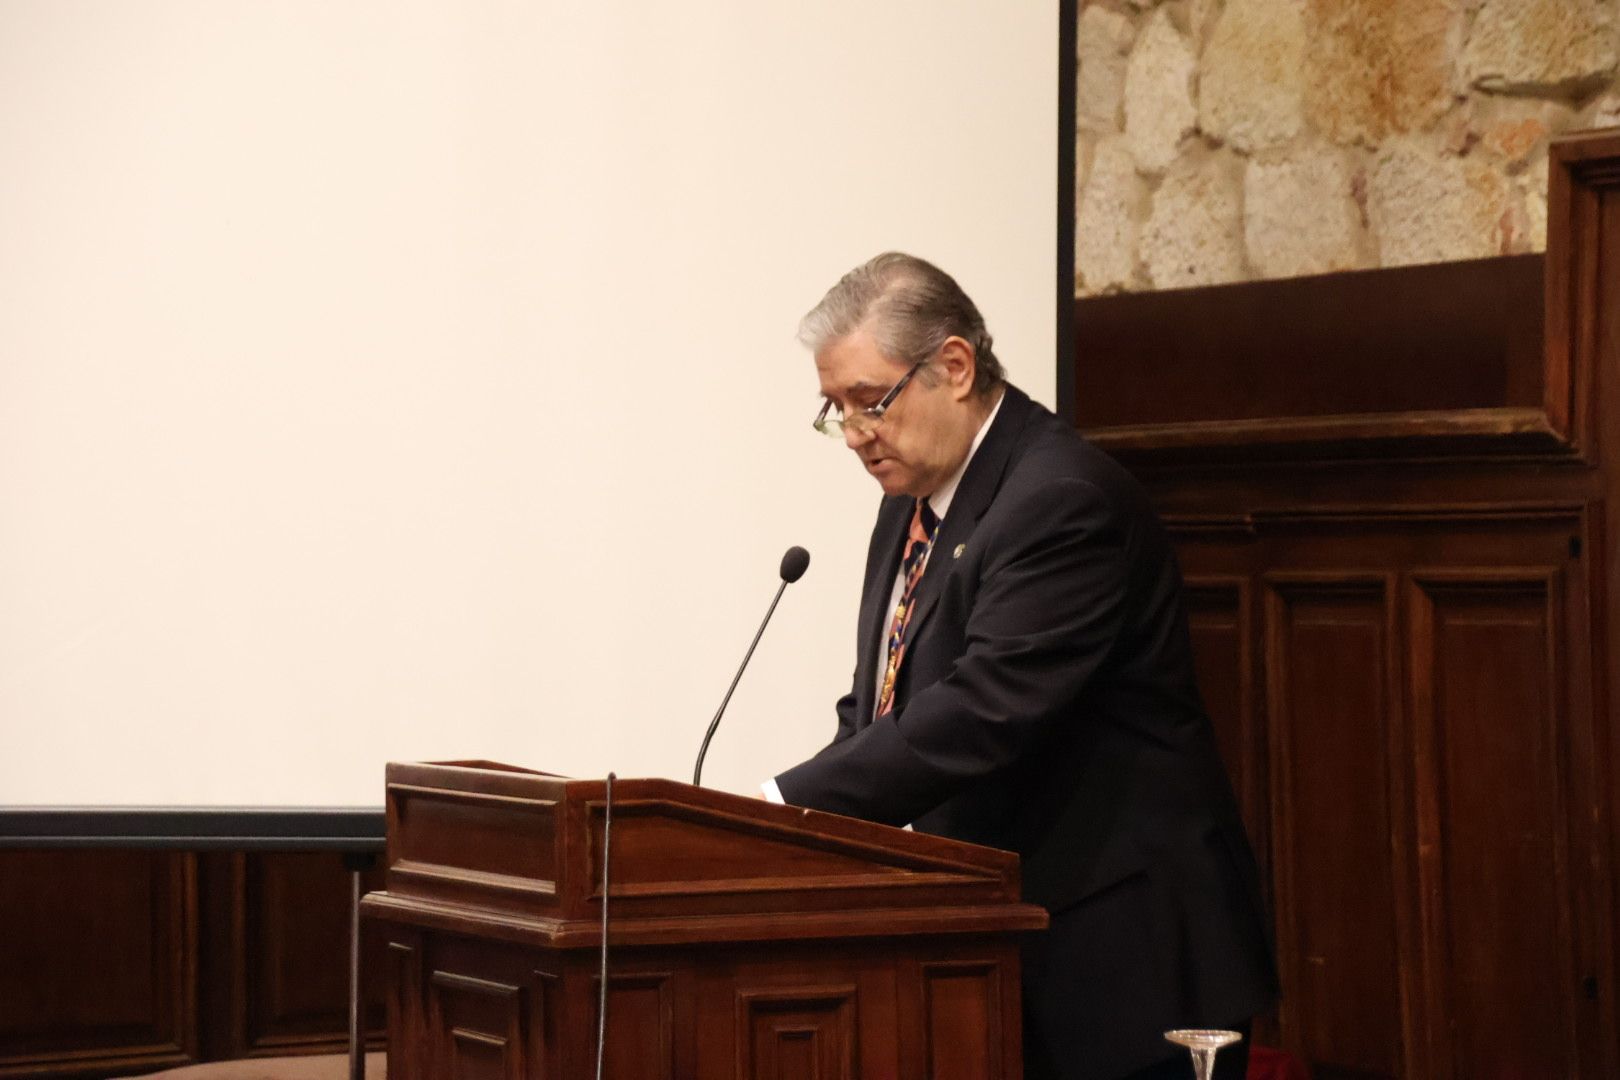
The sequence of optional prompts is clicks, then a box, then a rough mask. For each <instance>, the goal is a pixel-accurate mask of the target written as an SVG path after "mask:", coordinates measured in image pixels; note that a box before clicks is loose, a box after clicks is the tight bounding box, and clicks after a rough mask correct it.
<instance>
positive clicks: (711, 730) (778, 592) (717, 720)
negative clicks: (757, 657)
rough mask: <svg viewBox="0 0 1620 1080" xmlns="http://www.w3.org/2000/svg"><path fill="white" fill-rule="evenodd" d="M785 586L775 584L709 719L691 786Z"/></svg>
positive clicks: (699, 784)
mask: <svg viewBox="0 0 1620 1080" xmlns="http://www.w3.org/2000/svg"><path fill="white" fill-rule="evenodd" d="M787 587H788V583H787V582H786V581H784V582H782V584H781V585H779V586H777V589H776V596H775V598H773V599H772V600H771V606H770V607H769V608H768V609H766V611H765V618H764V619H762V620H761V621H760V624H759V630H758V631H756V632H755V634H754V640H753V641H752V642H751V643H750V644H749V646H748V652H747V654H745V655H744V656H743V662H742V664H741V665H739V666H738V668H737V674H736V675H735V676H734V677H733V678H732V680H731V686H730V688H729V689H727V690H726V696H725V698H724V699H723V700H721V702H720V708H719V709H717V710H716V711H715V714H714V719H713V720H711V721H709V730H708V731H707V732H705V733H704V736H703V746H702V747H701V748H700V749H699V750H698V756H697V767H696V768H694V769H693V770H692V786H693V787H702V786H703V758H704V757H705V755H707V754H708V752H709V740H710V739H712V738H714V732H715V729H716V728H718V727H719V726H720V717H722V716H724V715H725V712H726V706H727V705H729V704H731V695H732V693H733V692H734V691H735V690H736V689H737V684H738V683H740V682H742V676H743V672H744V671H745V670H747V668H748V661H749V660H751V659H753V657H754V648H755V646H757V645H758V644H759V639H760V638H762V637H764V636H765V627H766V625H767V624H768V623H769V622H770V621H771V615H772V614H774V613H775V611H776V605H777V604H778V603H779V602H780V601H781V599H782V594H783V593H784V592H786V591H787Z"/></svg>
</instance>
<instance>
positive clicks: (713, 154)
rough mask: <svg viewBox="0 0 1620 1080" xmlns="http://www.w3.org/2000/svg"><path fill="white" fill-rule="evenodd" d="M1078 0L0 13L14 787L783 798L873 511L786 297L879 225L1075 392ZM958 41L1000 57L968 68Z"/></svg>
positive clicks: (4, 441) (356, 800)
mask: <svg viewBox="0 0 1620 1080" xmlns="http://www.w3.org/2000/svg"><path fill="white" fill-rule="evenodd" d="M1056 27H1057V0H1031V2H1027V3H1020V4H1017V5H1012V6H1008V5H1006V4H1004V3H1002V2H1000V0H947V2H943V3H941V2H938V0H926V2H925V0H889V2H885V3H882V4H876V5H873V4H869V3H866V2H864V0H829V2H823V3H816V4H808V5H804V4H794V5H785V4H769V3H759V2H758V0H708V2H705V3H702V4H698V5H691V4H676V5H669V4H650V3H630V2H619V3H613V2H604V0H592V2H590V3H574V2H564V0H386V2H385V0H345V2H340V3H334V2H331V0H302V2H300V0H143V2H141V3H128V2H125V0H0V161H4V163H5V165H4V167H3V168H0V725H3V734H0V747H3V749H0V803H64V802H65V803H229V804H258V803H303V804H310V803H315V804H320V803H329V804H342V803H348V804H365V803H376V802H378V801H380V798H381V791H380V782H381V776H382V764H383V762H384V761H385V760H387V759H390V758H404V759H421V758H435V757H445V756H487V757H494V758H501V759H506V760H509V761H514V762H518V763H522V764H529V765H534V766H539V767H543V768H548V769H551V770H554V771H560V772H564V773H570V774H573V775H587V776H588V775H599V774H601V773H603V772H606V771H607V770H609V769H613V770H616V771H618V772H619V773H620V774H621V775H670V776H676V777H682V776H686V775H689V772H690V762H691V757H692V754H693V753H694V751H695V749H696V745H697V742H698V740H699V737H700V736H701V734H702V732H703V728H704V726H705V725H706V724H707V722H708V720H709V717H710V715H711V713H712V712H713V709H714V707H715V705H716V704H717V702H718V699H719V697H720V695H721V693H722V692H723V690H724V689H725V686H726V683H727V681H728V680H729V678H730V676H731V673H732V669H733V667H734V665H735V664H736V662H737V660H738V659H739V658H740V656H741V653H742V651H743V649H744V647H745V646H746V644H747V642H748V639H749V637H750V635H751V634H752V633H753V630H754V626H755V623H756V622H757V620H758V618H759V617H760V615H761V614H762V613H763V610H764V607H765V605H766V602H767V601H768V600H769V598H770V595H771V593H772V591H773V590H774V588H775V585H776V568H777V561H778V559H779V557H780V555H781V553H782V551H783V549H784V548H786V547H787V546H788V545H789V544H794V543H799V544H804V545H805V546H807V547H808V548H809V549H810V550H811V552H812V554H813V556H814V561H813V563H812V565H811V567H810V572H809V574H808V575H807V576H806V578H805V579H804V581H803V582H801V583H800V584H799V585H797V586H796V587H795V588H794V590H793V591H792V592H791V593H790V594H789V595H788V597H787V598H786V599H785V601H784V602H783V605H782V608H781V610H780V611H778V613H777V620H776V624H775V626H774V627H773V630H772V632H771V634H770V635H769V636H768V637H767V639H766V641H765V642H764V644H763V645H762V646H761V649H760V652H759V654H758V656H757V657H756V660H755V665H754V667H753V669H752V670H751V672H750V673H749V675H748V677H747V679H746V680H745V681H744V683H743V686H742V688H741V689H740V690H739V691H738V694H737V697H736V699H735V700H734V702H733V703H732V709H731V715H730V716H729V718H728V725H729V726H728V729H727V730H725V731H723V732H722V734H721V736H720V738H719V740H718V741H717V743H716V746H715V750H714V752H713V754H712V757H711V761H710V765H709V769H708V775H709V777H710V778H711V780H712V782H714V783H716V784H718V785H721V786H726V787H731V788H735V789H743V790H746V789H751V788H752V787H753V785H754V784H755V782H756V781H757V780H758V779H760V778H762V777H763V776H767V775H770V774H771V773H772V772H774V771H775V770H776V769H778V768H780V767H783V766H785V765H787V764H791V763H792V762H793V761H795V760H796V759H797V758H799V757H800V756H801V755H804V754H807V753H809V752H811V751H812V750H813V749H815V748H816V747H818V746H819V745H820V744H821V743H823V742H824V741H825V740H826V738H827V737H828V736H829V734H830V732H831V730H832V724H833V716H832V703H833V701H834V699H835V698H836V697H837V696H838V695H839V694H840V693H842V692H843V691H844V690H845V689H847V687H848V678H849V673H850V670H851V667H852V666H853V660H854V655H853V641H852V638H853V630H854V620H855V607H856V603H857V599H858V597H857V593H858V590H859V580H860V565H861V560H862V558H863V557H864V554H865V545H866V538H867V530H868V529H869V527H870V519H871V514H872V512H873V510H874V509H875V506H876V501H877V496H878V493H877V490H876V488H875V487H874V486H873V485H872V484H871V482H870V480H869V479H867V478H865V477H864V476H863V475H862V474H861V473H860V472H859V470H858V469H857V468H856V467H855V465H854V463H853V461H852V460H847V459H846V458H847V454H846V452H844V451H842V450H841V449H840V448H839V447H837V446H836V445H833V444H830V443H827V442H826V441H825V440H822V439H821V438H820V437H818V436H816V435H815V434H814V433H813V432H812V431H811V430H810V427H809V421H810V418H811V416H812V414H813V413H814V411H815V407H816V404H817V398H816V393H815V381H814V377H813V371H812V369H811V366H810V364H809V362H808V360H807V359H806V358H805V357H804V356H803V355H802V353H801V350H800V349H799V347H798V346H797V344H796V343H795V342H794V340H793V333H794V329H795V325H796V323H797V319H798V316H799V315H800V314H801V313H802V312H803V311H804V310H805V309H806V308H807V307H809V306H810V305H811V304H812V303H813V302H814V301H815V300H816V299H817V298H819V296H820V294H821V292H822V291H823V290H824V289H825V288H826V287H827V286H829V285H830V284H831V283H832V282H833V280H835V279H836V277H837V276H838V275H839V274H840V273H841V272H843V271H844V270H845V269H847V268H848V267H849V266H851V265H853V264H854V263H856V262H858V261H859V260H861V259H863V258H865V257H867V256H869V255H871V254H873V253H875V252H877V251H880V250H882V249H884V248H888V247H900V248H906V249H911V250H914V251H916V252H918V253H919V254H923V255H926V256H929V257H932V258H935V259H936V260H938V261H939V262H940V263H942V264H943V265H944V266H946V267H947V268H949V269H952V270H953V271H955V272H956V273H957V274H958V275H959V277H960V278H961V280H962V281H963V283H964V285H965V286H966V287H967V288H968V290H969V291H970V292H972V293H973V294H975V296H976V297H977V298H978V299H979V301H980V304H981V305H982V307H983V308H984V310H985V311H986V313H987V316H988V318H989V320H990V323H991V328H992V330H993V331H994V333H995V334H996V337H997V340H998V343H999V344H1000V345H1001V349H999V350H998V351H1000V352H1002V353H1003V355H1004V356H1005V357H1006V359H1007V361H1008V366H1009V368H1010V369H1011V371H1012V373H1013V375H1014V377H1015V378H1016V379H1017V380H1018V381H1020V382H1021V383H1023V384H1024V385H1026V386H1027V387H1028V388H1029V389H1030V390H1032V391H1033V392H1034V393H1035V394H1036V396H1037V397H1040V398H1044V399H1046V400H1048V401H1050V400H1051V398H1052V396H1053V392H1054V379H1055V367H1054V352H1055V347H1054V321H1055V320H1054V303H1055V298H1054V296H1053V292H1054V290H1053V278H1052V269H1051V267H1052V262H1053V250H1054V247H1055V237H1056V222H1055V220H1054V215H1053V211H1052V208H1053V206H1054V204H1055V196H1054V192H1053V188H1052V183H1053V180H1052V178H1053V177H1054V176H1055V175H1056V171H1057V170H1056V161H1057V158H1056V153H1057V150H1056V146H1057V139H1056V126H1057V120H1056V117H1057V102H1056V82H1057V71H1056V70H1055V68H1056V64H1055V60H1054V56H1053V46H1052V43H1053V42H1054V41H1055V40H1056V37H1055V35H1056ZM970 51H971V53H972V62H971V63H963V62H962V61H963V60H964V57H965V56H966V55H967V54H968V53H969V52H970Z"/></svg>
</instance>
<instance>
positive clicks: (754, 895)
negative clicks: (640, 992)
mask: <svg viewBox="0 0 1620 1080" xmlns="http://www.w3.org/2000/svg"><path fill="white" fill-rule="evenodd" d="M606 788H607V785H606V782H605V781H603V780H569V779H565V778H563V777H559V776H552V775H550V774H547V773H542V772H537V771H533V770H527V769H521V768H517V767H514V766H509V765H502V764H498V763H494V762H484V761H465V762H445V763H432V764H398V763H396V764H390V765H389V766H388V772H387V816H388V856H387V858H388V872H387V889H386V891H385V892H384V893H375V894H372V896H370V897H368V898H367V900H366V906H367V907H368V908H369V909H371V910H373V911H374V912H375V913H377V914H382V913H383V910H384V909H394V910H395V913H396V914H404V913H405V909H409V911H410V913H411V914H412V915H413V917H414V918H417V919H429V920H433V921H441V922H443V923H444V928H446V929H454V924H455V922H456V921H457V919H458V918H459V917H461V916H460V915H459V914H458V913H476V914H477V921H478V922H479V923H480V924H481V925H482V927H483V932H488V925H489V923H490V922H491V920H493V921H494V922H496V923H498V924H499V925H501V926H502V927H504V928H505V932H506V933H507V936H509V937H511V938H512V939H513V940H534V939H538V940H540V941H541V942H543V943H544V944H546V945H549V946H551V947H559V948H568V947H576V946H577V947H582V948H583V947H589V946H593V945H594V944H595V943H596V942H598V941H599V940H600V928H599V923H600V917H601V897H602V892H601V883H602V850H603V844H602V839H603V824H604V821H605V820H606V817H607V814H606V810H607V803H606V794H607V792H606ZM608 870H609V875H608V879H609V906H610V914H611V917H612V922H613V926H612V929H611V930H610V936H611V938H612V940H614V941H616V942H626V943H645V944H655V943H668V944H680V943H683V942H689V941H716V940H738V941H742V940H756V939H776V938H781V937H782V936H783V931H784V927H785V926H787V925H791V927H792V928H793V932H792V934H791V935H790V936H792V937H795V938H806V939H811V938H832V937H864V936H895V935H904V934H912V933H936V934H937V933H974V932H1000V931H1005V930H1033V929H1039V928H1041V927H1043V926H1044V925H1045V923H1046V913H1045V912H1044V911H1042V910H1041V909H1040V908H1038V907H1035V906H1033V905H1029V904H1024V903H1022V902H1020V899H1019V877H1018V857H1017V856H1016V855H1014V854H1012V853H1010V852H1005V851H998V850H996V849H993V848H986V847H979V846H977V845H973V844H965V843H960V842H958V841H954V840H947V839H944V838H942V837H937V836H928V835H924V834H919V833H913V832H907V831H905V830H902V829H892V828H889V827H887V826H884V825H874V824H872V823H871V822H866V821H859V820H856V819H853V818H846V817H840V816H838V815H836V814H826V813H821V812H818V811H814V810H805V809H802V808H799V807H792V806H779V805H775V804H772V803H768V802H765V801H763V800H760V799H752V798H746V797H743V796H739V795H732V794H729V793H726V792H720V791H711V790H708V789H704V788H695V787H692V786H691V785H689V784H683V783H680V782H679V781H675V780H664V779H629V780H616V781H615V782H614V785H613V805H612V831H611V847H610V866H609V867H608Z"/></svg>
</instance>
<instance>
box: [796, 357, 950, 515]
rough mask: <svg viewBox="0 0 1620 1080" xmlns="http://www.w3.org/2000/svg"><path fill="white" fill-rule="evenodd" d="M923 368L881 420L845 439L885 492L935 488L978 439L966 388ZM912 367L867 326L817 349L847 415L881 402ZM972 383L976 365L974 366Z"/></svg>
mask: <svg viewBox="0 0 1620 1080" xmlns="http://www.w3.org/2000/svg"><path fill="white" fill-rule="evenodd" d="M937 366H938V365H937V364H931V365H930V367H929V368H925V369H923V370H922V371H919V372H918V373H917V375H916V376H915V377H914V378H913V379H912V380H911V382H910V383H908V384H907V385H906V387H905V388H904V389H902V390H901V391H900V394H899V396H897V397H896V398H895V399H894V401H893V402H892V403H890V405H889V409H888V411H887V412H886V413H884V415H883V419H882V420H881V421H880V422H879V423H878V425H877V427H876V428H875V429H873V430H872V431H870V432H867V433H865V434H858V433H856V432H855V431H853V430H849V429H846V430H845V432H844V442H845V444H846V445H847V446H848V447H849V448H850V449H851V450H853V451H855V454H856V456H857V457H859V458H860V459H861V464H862V465H863V466H865V468H866V471H867V472H869V473H871V474H872V476H873V478H875V479H876V480H877V482H878V484H879V485H881V486H882V488H883V493H884V494H885V495H911V496H914V497H917V498H921V497H922V496H924V495H931V494H933V492H934V491H935V490H936V489H938V487H939V486H940V485H941V484H943V483H944V482H945V481H946V480H947V479H949V478H950V475H951V474H952V473H954V472H955V471H956V470H957V467H958V466H960V465H961V464H962V461H963V459H964V458H966V456H967V451H968V447H969V446H970V445H972V442H973V432H974V430H976V428H974V427H973V426H972V418H971V416H970V410H969V409H968V408H967V406H966V401H965V398H966V395H965V394H963V393H960V392H959V388H958V387H957V386H956V385H955V382H956V380H954V379H953V378H951V377H950V376H949V373H948V372H947V373H944V374H945V375H946V377H945V378H944V379H941V378H940V377H939V376H940V375H941V373H940V372H936V371H933V370H932V369H933V368H934V367H937ZM908 370H910V368H909V366H908V365H906V364H903V363H900V362H899V361H895V360H890V359H889V358H888V357H886V356H884V355H883V353H882V352H880V351H879V350H878V347H877V343H876V342H874V341H873V340H872V338H871V336H870V335H868V334H867V333H866V331H864V330H857V331H855V332H854V333H852V334H850V335H849V336H847V337H843V338H839V339H838V340H837V341H834V342H832V343H830V344H828V345H826V346H825V347H823V348H822V350H821V351H820V352H818V353H816V374H817V376H818V377H819V378H820V381H821V393H822V396H823V397H825V398H827V399H828V400H829V401H831V402H832V403H833V405H834V406H835V407H836V408H839V409H842V411H843V414H844V415H845V416H849V415H851V414H853V413H857V412H860V411H861V410H862V409H867V408H871V407H872V406H873V405H876V404H877V403H878V401H879V400H880V399H881V398H882V397H883V395H884V394H886V393H888V391H889V389H890V388H891V387H893V386H894V384H895V383H897V382H899V381H900V380H901V379H902V378H903V377H904V376H905V374H906V372H907V371H908ZM969 382H970V383H971V370H970V371H969Z"/></svg>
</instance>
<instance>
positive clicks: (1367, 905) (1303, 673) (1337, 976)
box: [1266, 573, 1403, 1076]
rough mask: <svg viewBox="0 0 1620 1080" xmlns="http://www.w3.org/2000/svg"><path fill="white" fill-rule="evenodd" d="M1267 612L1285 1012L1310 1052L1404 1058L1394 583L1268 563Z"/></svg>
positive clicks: (1352, 1061) (1319, 1060)
mask: <svg viewBox="0 0 1620 1080" xmlns="http://www.w3.org/2000/svg"><path fill="white" fill-rule="evenodd" d="M1269 588H1270V591H1269V593H1268V597H1267V612H1266V623H1267V628H1266V667H1267V672H1268V679H1267V698H1268V703H1269V705H1268V712H1269V715H1270V717H1271V730H1272V734H1273V740H1274V741H1273V743H1272V752H1273V761H1272V775H1273V778H1274V780H1275V784H1276V787H1275V791H1274V794H1273V815H1274V820H1273V824H1272V829H1273V837H1274V845H1275V846H1274V853H1273V858H1274V860H1275V862H1274V867H1275V872H1276V896H1277V906H1278V914H1279V919H1280V925H1279V928H1278V929H1279V933H1278V937H1279V954H1280V955H1279V961H1280V964H1281V969H1282V970H1281V973H1282V977H1283V994H1284V996H1283V1003H1282V1022H1283V1025H1284V1027H1285V1028H1289V1029H1293V1030H1296V1031H1298V1032H1300V1034H1301V1036H1302V1037H1303V1040H1304V1044H1305V1049H1306V1051H1307V1053H1308V1056H1309V1058H1310V1060H1311V1062H1312V1063H1313V1065H1315V1066H1317V1067H1318V1068H1339V1069H1343V1070H1346V1071H1350V1070H1354V1071H1357V1072H1359V1073H1360V1074H1363V1075H1367V1076H1395V1075H1397V1074H1398V1073H1399V1072H1400V1071H1401V1059H1400V1053H1399V1048H1400V1047H1401V1046H1402V1043H1403V1039H1402V1014H1401V996H1400V985H1401V984H1400V979H1399V970H1400V964H1399V957H1398V954H1397V925H1396V881H1395V878H1396V871H1395V864H1394V854H1395V851H1396V850H1398V849H1397V848H1396V847H1395V846H1394V845H1393V844H1392V842H1391V840H1392V833H1393V831H1394V828H1395V815H1393V814H1392V813H1391V786H1390V769H1389V763H1388V762H1389V755H1390V752H1391V738H1392V728H1393V727H1394V725H1393V724H1392V717H1393V714H1394V707H1395V703H1396V700H1397V696H1396V695H1394V694H1392V693H1391V670H1390V654H1391V648H1390V646H1391V629H1392V628H1391V618H1392V608H1391V604H1392V597H1391V595H1390V592H1391V590H1390V586H1389V582H1388V581H1387V580H1386V579H1385V578H1383V577H1379V576H1367V575H1364V574H1352V573H1335V574H1327V573H1324V574H1318V575H1304V574H1300V575H1295V576H1291V577H1281V576H1273V577H1272V578H1271V579H1270V580H1269Z"/></svg>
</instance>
